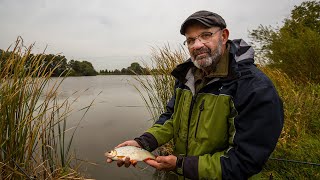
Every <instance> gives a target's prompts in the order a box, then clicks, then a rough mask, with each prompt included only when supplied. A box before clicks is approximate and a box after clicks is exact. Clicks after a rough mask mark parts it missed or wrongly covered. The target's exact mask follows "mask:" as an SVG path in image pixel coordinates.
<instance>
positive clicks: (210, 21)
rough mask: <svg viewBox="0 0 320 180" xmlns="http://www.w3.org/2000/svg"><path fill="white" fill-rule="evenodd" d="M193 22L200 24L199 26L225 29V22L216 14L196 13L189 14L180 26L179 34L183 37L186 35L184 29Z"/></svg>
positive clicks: (203, 11)
mask: <svg viewBox="0 0 320 180" xmlns="http://www.w3.org/2000/svg"><path fill="white" fill-rule="evenodd" d="M194 22H200V23H201V24H203V25H205V26H207V27H208V28H210V27H220V28H226V27H227V25H226V22H225V21H224V19H223V18H222V17H221V16H220V15H219V14H216V13H213V12H210V11H205V10H202V11H197V12H195V13H193V14H191V15H190V16H189V17H188V18H187V19H186V20H185V21H184V22H183V23H182V25H181V28H180V33H181V34H182V35H184V34H185V33H186V29H187V27H188V26H189V25H191V24H193V23H194Z"/></svg>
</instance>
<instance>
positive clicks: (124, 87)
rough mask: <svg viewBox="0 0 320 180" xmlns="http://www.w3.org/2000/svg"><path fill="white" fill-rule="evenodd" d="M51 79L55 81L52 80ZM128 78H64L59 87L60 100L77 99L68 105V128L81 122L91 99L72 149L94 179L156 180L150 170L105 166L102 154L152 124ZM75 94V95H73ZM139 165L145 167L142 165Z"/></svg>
mask: <svg viewBox="0 0 320 180" xmlns="http://www.w3.org/2000/svg"><path fill="white" fill-rule="evenodd" d="M53 80H55V78H53ZM130 83H131V84H132V83H136V84H137V82H136V81H135V80H134V78H133V77H132V76H125V75H109V76H93V77H68V78H66V79H65V80H64V81H63V83H62V85H61V87H60V90H59V92H60V94H59V96H58V97H59V98H60V99H62V100H63V99H65V98H68V97H69V98H71V99H75V98H77V97H78V99H77V100H76V101H75V103H74V104H73V105H72V109H73V113H72V115H71V116H70V117H69V119H68V122H69V126H75V125H76V124H77V123H78V122H79V121H80V119H81V117H82V115H83V113H84V111H79V109H81V108H84V107H86V106H88V105H90V103H91V102H92V101H93V100H94V103H93V106H92V107H91V108H90V109H89V111H88V113H87V114H86V115H85V118H84V119H83V120H82V121H81V122H80V126H79V128H78V129H77V131H76V135H75V139H74V142H73V147H74V149H75V152H76V156H77V158H79V159H82V160H85V161H89V162H93V163H97V164H98V165H96V166H95V165H90V164H87V163H84V166H83V169H84V173H85V174H86V176H87V177H88V178H94V179H131V180H134V179H157V178H154V176H155V175H154V173H155V171H154V169H153V168H152V167H149V168H147V169H145V170H140V169H137V168H133V167H130V168H118V167H117V165H116V163H115V162H114V163H112V164H107V163H105V157H104V153H105V152H106V151H108V150H111V149H112V148H113V147H115V146H116V145H118V144H119V143H121V142H123V141H125V140H129V139H133V138H135V137H137V136H139V135H141V134H142V133H143V132H144V131H145V130H146V129H147V128H149V127H150V126H151V125H152V123H153V122H152V121H150V115H149V113H148V110H147V108H146V107H145V104H144V102H143V100H142V99H141V97H140V95H139V93H138V91H137V90H136V89H135V88H134V87H133V86H132V85H131V84H130ZM75 92H77V93H75ZM139 166H142V167H145V166H146V165H145V164H144V163H139Z"/></svg>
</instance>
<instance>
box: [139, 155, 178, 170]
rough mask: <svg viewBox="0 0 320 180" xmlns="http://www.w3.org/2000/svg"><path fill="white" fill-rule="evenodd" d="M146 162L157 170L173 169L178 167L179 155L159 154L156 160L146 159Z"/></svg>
mask: <svg viewBox="0 0 320 180" xmlns="http://www.w3.org/2000/svg"><path fill="white" fill-rule="evenodd" d="M145 162H146V163H147V164H149V165H150V166H152V167H154V168H156V169H157V170H160V171H162V170H163V171H172V170H174V169H175V168H176V162H177V157H176V156H173V155H169V156H158V157H157V158H156V159H155V160H146V161H145Z"/></svg>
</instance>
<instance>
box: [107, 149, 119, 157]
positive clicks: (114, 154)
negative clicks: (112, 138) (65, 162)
mask: <svg viewBox="0 0 320 180" xmlns="http://www.w3.org/2000/svg"><path fill="white" fill-rule="evenodd" d="M105 156H107V157H108V158H113V157H115V156H117V151H115V150H111V151H109V152H106V153H105Z"/></svg>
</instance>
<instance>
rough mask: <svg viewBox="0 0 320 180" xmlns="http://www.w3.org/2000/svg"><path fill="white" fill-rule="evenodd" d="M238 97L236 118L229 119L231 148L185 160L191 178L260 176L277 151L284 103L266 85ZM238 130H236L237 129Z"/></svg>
mask: <svg viewBox="0 0 320 180" xmlns="http://www.w3.org/2000/svg"><path fill="white" fill-rule="evenodd" d="M248 91H249V90H247V89H245V90H244V92H240V93H239V94H238V96H239V97H237V98H239V102H235V103H238V105H237V106H236V108H237V109H236V110H237V112H235V113H236V116H235V118H229V124H234V126H232V125H231V126H230V128H229V147H228V148H227V149H225V150H222V151H221V152H216V153H214V154H205V155H202V156H198V157H185V160H184V165H183V173H184V176H185V177H187V178H190V179H248V178H249V177H251V176H253V175H255V174H257V173H259V172H260V171H261V170H262V166H263V165H264V164H265V162H266V161H267V159H268V158H269V156H270V154H271V152H272V151H273V150H274V148H275V146H276V143H277V141H278V138H279V136H280V133H281V130H282V127H283V107H282V102H281V100H280V98H279V96H278V94H277V92H276V90H275V88H274V87H273V85H265V86H260V87H257V88H255V89H253V90H251V91H250V92H248ZM234 128H235V129H234Z"/></svg>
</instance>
